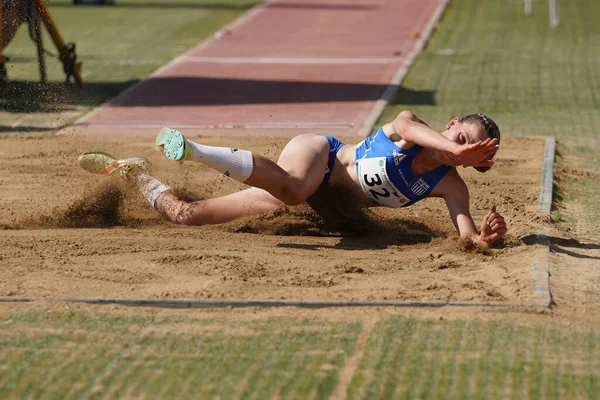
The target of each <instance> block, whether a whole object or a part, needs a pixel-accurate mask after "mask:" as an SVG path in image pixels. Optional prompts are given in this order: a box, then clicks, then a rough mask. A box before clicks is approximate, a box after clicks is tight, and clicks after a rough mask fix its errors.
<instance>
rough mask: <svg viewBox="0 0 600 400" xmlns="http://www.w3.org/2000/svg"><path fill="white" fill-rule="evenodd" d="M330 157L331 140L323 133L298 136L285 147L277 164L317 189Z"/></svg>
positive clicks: (311, 189) (311, 187)
mask: <svg viewBox="0 0 600 400" xmlns="http://www.w3.org/2000/svg"><path fill="white" fill-rule="evenodd" d="M328 159H329V140H328V139H327V138H326V137H324V136H321V135H316V134H305V135H300V136H296V137H295V138H293V139H292V140H290V141H289V143H288V144H287V145H286V146H285V147H284V148H283V150H282V152H281V154H280V155H279V160H278V161H277V164H278V165H279V166H280V167H281V168H283V169H284V170H285V171H286V172H287V173H288V174H290V175H291V176H293V177H295V178H297V179H298V180H299V181H300V182H302V185H304V186H305V188H306V189H310V191H313V190H317V188H318V187H319V185H320V184H321V182H322V181H323V175H324V174H325V168H327V161H328Z"/></svg>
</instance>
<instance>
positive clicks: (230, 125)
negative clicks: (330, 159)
mask: <svg viewBox="0 0 600 400" xmlns="http://www.w3.org/2000/svg"><path fill="white" fill-rule="evenodd" d="M75 125H76V126H82V127H85V128H90V129H106V128H128V129H132V128H143V129H159V128H162V127H163V126H168V127H170V128H173V129H350V128H352V127H353V126H354V124H352V123H344V122H340V123H336V122H332V123H326V122H281V123H277V122H265V123H261V122H253V123H239V122H237V123H236V122H226V123H218V124H185V123H181V124H180V123H176V122H164V123H160V124H153V123H149V124H148V123H135V122H132V123H126V122H114V123H113V122H102V123H85V122H83V123H77V124H75Z"/></svg>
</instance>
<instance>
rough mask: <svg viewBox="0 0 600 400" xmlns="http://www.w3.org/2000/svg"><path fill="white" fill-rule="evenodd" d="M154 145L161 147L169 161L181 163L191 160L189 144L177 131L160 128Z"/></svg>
mask: <svg viewBox="0 0 600 400" xmlns="http://www.w3.org/2000/svg"><path fill="white" fill-rule="evenodd" d="M156 145H157V146H159V147H162V149H163V151H164V153H165V156H166V157H167V158H168V159H169V160H174V161H182V160H190V159H191V158H192V149H191V148H190V144H189V143H188V141H187V139H186V138H185V137H183V135H182V134H181V132H179V131H178V130H177V129H171V128H162V129H161V130H160V132H159V133H158V136H156Z"/></svg>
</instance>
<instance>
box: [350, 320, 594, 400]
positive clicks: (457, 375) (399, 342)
mask: <svg viewBox="0 0 600 400" xmlns="http://www.w3.org/2000/svg"><path fill="white" fill-rule="evenodd" d="M599 339H600V337H599V336H598V334H597V333H595V332H569V333H567V332H564V331H560V330H557V329H541V328H526V327H515V326H512V325H508V324H504V323H496V322H463V321H449V322H440V321H433V320H414V319H408V318H404V317H393V318H388V319H385V320H381V321H379V323H378V324H377V325H376V326H375V328H374V329H373V332H372V334H371V336H370V337H369V340H368V342H367V346H366V348H365V354H366V355H368V356H367V357H364V358H363V360H362V362H361V364H360V366H359V368H358V370H357V372H356V373H355V375H354V379H353V381H352V382H351V385H350V387H349V391H348V394H349V396H348V398H349V399H364V398H385V399H391V398H394V399H413V398H422V399H458V398H486V399H516V400H520V399H525V398H529V399H542V398H543V399H554V398H565V399H566V398H569V399H574V398H593V397H594V396H596V394H597V393H598V390H599V389H600V382H599V380H598V374H600V363H599V362H598V357H599V356H600V348H599V346H598V340H599Z"/></svg>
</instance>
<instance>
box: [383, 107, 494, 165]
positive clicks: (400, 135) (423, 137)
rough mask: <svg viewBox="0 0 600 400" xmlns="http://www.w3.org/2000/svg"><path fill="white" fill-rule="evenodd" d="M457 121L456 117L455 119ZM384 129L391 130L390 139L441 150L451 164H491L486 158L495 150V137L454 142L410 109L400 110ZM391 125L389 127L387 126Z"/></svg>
mask: <svg viewBox="0 0 600 400" xmlns="http://www.w3.org/2000/svg"><path fill="white" fill-rule="evenodd" d="M455 121H458V119H455ZM387 126H388V128H387V129H385V128H384V130H388V131H392V132H393V133H392V135H390V139H392V140H394V141H398V140H400V139H404V140H405V141H406V142H409V143H415V144H418V145H419V146H422V147H425V148H428V149H432V150H435V151H441V152H444V153H446V154H448V156H449V158H450V159H451V160H454V161H453V162H452V164H451V165H454V166H457V165H464V166H481V167H485V166H491V165H492V164H493V162H491V161H490V160H486V158H487V157H489V156H490V155H491V154H493V153H495V152H496V150H497V147H498V146H497V143H498V141H497V140H496V139H485V140H482V141H479V142H476V143H463V144H460V143H456V142H453V141H451V140H449V139H447V138H446V137H444V136H443V135H442V134H440V133H439V132H437V131H435V130H433V129H432V128H430V127H429V125H427V124H426V123H424V122H423V121H421V120H420V119H419V118H417V116H416V115H415V114H413V113H412V112H410V111H407V110H405V111H402V112H401V113H400V114H398V116H397V117H396V118H395V119H394V120H393V121H392V122H391V123H390V124H387ZM389 127H391V129H390V128H389Z"/></svg>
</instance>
